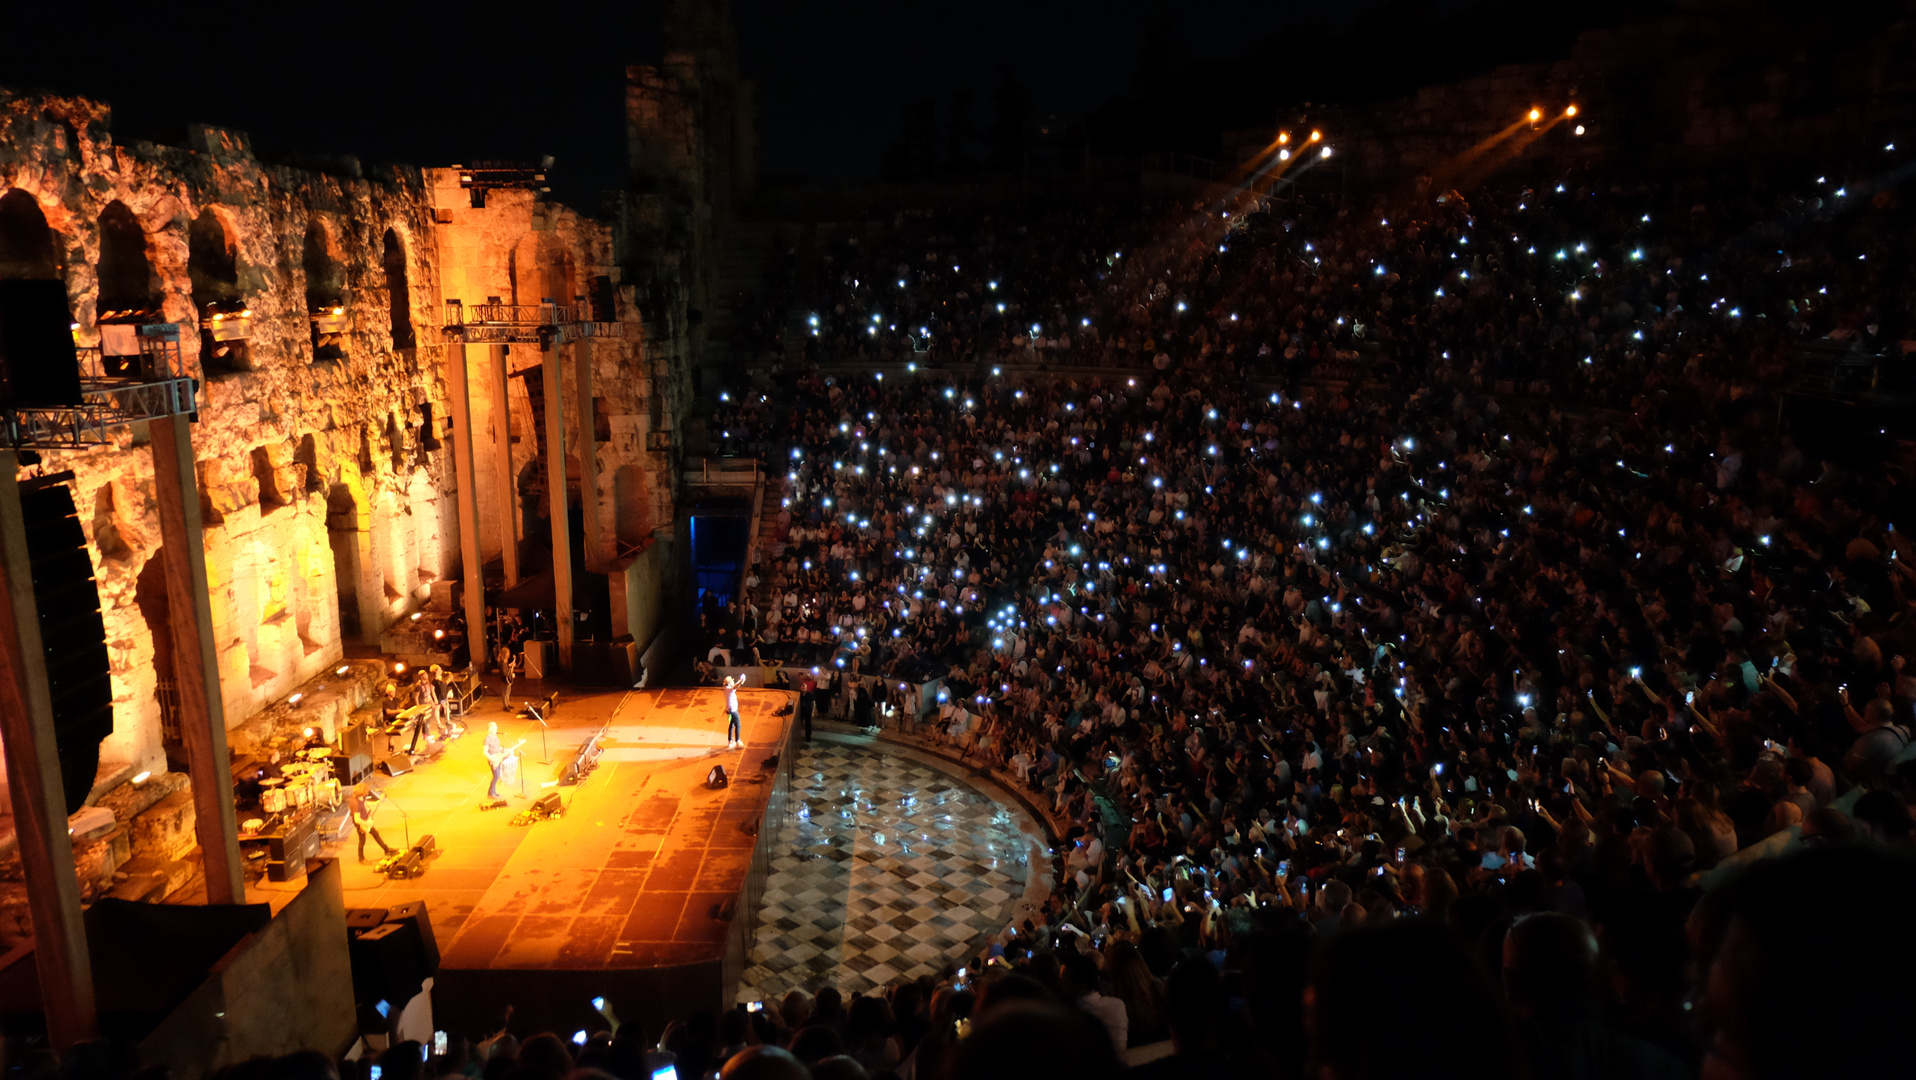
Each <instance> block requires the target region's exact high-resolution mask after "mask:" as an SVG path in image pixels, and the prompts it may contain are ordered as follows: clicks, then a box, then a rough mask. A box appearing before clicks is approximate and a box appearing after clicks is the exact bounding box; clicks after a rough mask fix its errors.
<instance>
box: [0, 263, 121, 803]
mask: <svg viewBox="0 0 1916 1080" xmlns="http://www.w3.org/2000/svg"><path fill="white" fill-rule="evenodd" d="M16 284H18V283H16ZM65 475H66V474H63V475H62V478H64V476H65ZM20 513H21V517H22V518H24V519H25V524H26V534H27V535H26V540H27V559H28V561H29V563H30V564H31V566H32V575H33V601H34V604H35V606H36V607H37V608H38V609H39V622H40V648H41V652H42V654H43V656H44V659H45V663H46V671H47V687H48V690H49V691H50V692H51V694H52V697H53V741H54V747H55V749H56V750H57V751H58V752H59V755H60V778H61V780H62V781H63V782H64V784H65V786H66V804H67V812H68V813H69V814H70V813H73V812H74V811H76V810H78V809H80V804H81V803H83V802H84V801H85V800H86V797H87V795H88V794H89V793H90V792H91V791H92V790H93V780H94V775H95V774H96V773H97V772H98V771H99V767H100V740H101V739H104V738H106V737H107V736H108V735H111V734H113V674H112V662H111V659H110V658H109V657H108V655H107V648H106V623H105V622H104V621H103V620H102V619H101V617H100V593H99V590H98V589H97V588H96V587H95V586H94V583H93V560H92V559H90V558H88V557H87V548H86V533H85V531H83V530H82V529H81V528H80V519H79V516H78V515H77V513H76V512H75V510H74V506H73V493H72V492H71V491H69V490H68V489H67V486H66V485H65V484H64V483H57V482H47V481H39V482H29V483H26V484H22V485H21V486H20Z"/></svg>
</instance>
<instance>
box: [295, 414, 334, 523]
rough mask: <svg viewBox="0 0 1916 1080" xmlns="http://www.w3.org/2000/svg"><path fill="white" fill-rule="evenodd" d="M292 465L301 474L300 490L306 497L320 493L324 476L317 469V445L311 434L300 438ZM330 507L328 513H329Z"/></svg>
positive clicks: (323, 484)
mask: <svg viewBox="0 0 1916 1080" xmlns="http://www.w3.org/2000/svg"><path fill="white" fill-rule="evenodd" d="M293 463H294V464H295V465H298V466H299V467H300V469H301V470H302V472H301V478H300V490H301V491H302V492H304V493H306V494H308V495H310V494H313V493H315V492H318V491H321V490H323V489H324V488H325V486H326V477H325V474H324V473H322V472H321V471H320V468H319V444H318V442H316V441H315V440H314V439H313V433H312V432H310V431H309V432H307V433H306V434H304V435H302V436H300V439H299V446H297V447H296V448H294V450H293ZM330 509H331V508H330V507H329V508H328V512H330Z"/></svg>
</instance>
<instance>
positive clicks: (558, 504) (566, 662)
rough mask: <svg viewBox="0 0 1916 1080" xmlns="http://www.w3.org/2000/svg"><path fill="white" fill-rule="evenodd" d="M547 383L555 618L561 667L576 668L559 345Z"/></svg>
mask: <svg viewBox="0 0 1916 1080" xmlns="http://www.w3.org/2000/svg"><path fill="white" fill-rule="evenodd" d="M540 361H541V363H542V364H543V366H544V368H545V386H546V496H547V498H548V499H549V500H550V502H549V505H550V507H551V509H550V511H549V512H550V513H551V515H552V518H551V526H552V599H553V605H552V606H553V618H554V620H555V621H556V622H557V623H558V624H559V625H558V628H557V629H558V631H559V669H560V670H561V671H570V670H572V523H571V521H570V520H569V519H568V518H567V516H566V497H565V484H566V480H565V376H564V369H563V367H562V365H561V364H560V361H559V348H558V346H557V345H556V344H548V345H547V346H546V347H545V351H544V352H543V353H541V354H540Z"/></svg>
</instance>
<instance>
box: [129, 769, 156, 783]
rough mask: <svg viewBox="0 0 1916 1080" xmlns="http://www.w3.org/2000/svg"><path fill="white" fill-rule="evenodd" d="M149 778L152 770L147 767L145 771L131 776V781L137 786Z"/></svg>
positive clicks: (151, 776) (151, 777) (151, 775)
mask: <svg viewBox="0 0 1916 1080" xmlns="http://www.w3.org/2000/svg"><path fill="white" fill-rule="evenodd" d="M151 779H153V770H151V769H148V770H146V771H145V772H142V773H140V774H138V775H137V776H135V777H134V778H133V781H132V783H133V786H134V787H139V786H140V785H141V784H144V783H146V782H147V781H148V780H151Z"/></svg>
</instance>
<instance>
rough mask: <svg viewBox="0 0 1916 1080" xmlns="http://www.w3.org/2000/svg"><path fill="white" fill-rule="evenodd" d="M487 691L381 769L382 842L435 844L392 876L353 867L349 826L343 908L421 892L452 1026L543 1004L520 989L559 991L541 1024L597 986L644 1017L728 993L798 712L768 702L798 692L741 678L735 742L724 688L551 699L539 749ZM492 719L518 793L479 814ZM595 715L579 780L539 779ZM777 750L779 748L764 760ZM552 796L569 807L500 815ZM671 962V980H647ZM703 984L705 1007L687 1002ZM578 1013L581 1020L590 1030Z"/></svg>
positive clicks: (532, 729) (533, 736) (526, 1012)
mask: <svg viewBox="0 0 1916 1080" xmlns="http://www.w3.org/2000/svg"><path fill="white" fill-rule="evenodd" d="M497 702H498V698H497V697H496V696H494V697H491V698H488V699H485V700H483V701H482V702H481V704H480V707H479V708H478V709H477V710H476V711H475V713H474V714H473V715H472V716H471V717H470V718H469V719H468V724H469V730H468V732H467V734H466V735H465V736H464V737H463V738H461V739H459V740H457V741H455V742H453V743H451V744H450V745H449V746H448V747H447V749H446V750H445V752H444V753H443V754H442V755H441V756H440V758H439V759H438V760H437V761H434V762H432V763H430V764H424V765H422V766H421V767H420V769H419V770H418V771H415V772H412V773H408V774H406V775H403V776H400V777H396V778H390V779H386V778H382V782H381V785H380V786H381V790H382V791H383V792H384V793H385V794H386V795H387V799H386V801H385V804H384V805H383V807H382V808H381V810H380V811H379V815H378V818H377V820H376V821H375V824H376V825H377V826H378V828H379V829H380V832H381V833H382V834H383V835H384V836H385V838H386V841H387V843H389V844H392V845H393V846H394V847H398V846H399V845H400V844H401V842H402V841H403V839H404V837H405V833H406V830H405V828H402V824H409V825H410V830H411V836H412V839H413V840H414V841H415V842H417V841H418V840H419V839H420V838H421V837H424V836H426V835H428V834H430V835H431V836H432V837H433V838H434V840H435V843H436V844H437V845H438V847H439V850H440V854H439V855H438V856H437V857H435V858H434V859H433V860H432V861H431V862H430V863H429V864H428V868H427V870H426V873H425V874H424V875H423V876H421V877H419V878H416V879H411V880H398V881H387V880H386V879H385V878H384V877H382V876H380V875H379V874H377V873H375V872H374V868H373V867H372V866H362V865H360V864H358V863H357V862H356V854H357V853H356V851H355V850H354V848H355V843H356V838H355V836H354V834H353V832H352V830H351V829H350V828H348V829H347V830H346V833H345V835H344V837H343V838H342V839H341V840H340V842H339V846H338V848H337V849H336V850H337V853H338V855H339V856H340V862H341V863H342V865H343V867H344V869H345V887H346V906H347V907H349V908H352V907H391V906H393V905H396V904H400V903H404V902H407V901H412V900H423V901H425V902H426V904H427V910H428V913H429V914H430V916H431V922H432V926H433V930H434V933H435V935H436V936H437V938H438V941H439V946H440V950H441V953H442V960H441V973H440V976H439V979H438V984H437V986H436V987H435V990H434V999H435V1004H436V1005H438V1006H439V1007H440V1009H441V1011H442V1013H445V1014H448V1015H446V1017H445V1018H446V1020H447V1021H448V1022H451V1021H453V1019H454V1017H455V1016H457V1017H459V1018H460V1019H463V1020H466V1021H468V1022H469V1023H477V1022H479V1021H480V1020H482V1019H484V1018H485V1017H487V1016H490V1015H492V1014H493V1013H494V1012H496V1011H497V1009H498V1008H500V1007H502V1006H503V1005H504V1004H505V1003H506V1001H508V1000H509V1001H511V1002H513V1003H514V1004H515V1005H516V1006H517V1009H518V1012H517V1014H516V1015H518V1016H519V1017H521V1018H524V1019H526V1020H533V1019H534V1017H533V1015H530V1014H532V1013H542V1012H544V1011H545V1010H541V1009H537V1008H536V1007H535V1008H533V1009H529V1008H528V1006H529V1005H535V1003H534V1002H532V1001H529V1000H528V999H529V998H537V997H540V996H542V995H548V994H563V995H564V996H565V997H566V999H567V1001H568V1007H567V1008H566V1009H564V1010H558V1011H557V1012H556V1013H555V1014H554V1015H552V1016H551V1017H550V1019H549V1021H548V1022H549V1023H551V1024H553V1025H559V1024H570V1023H572V1022H573V1021H572V1016H573V1014H574V1013H575V1012H576V1009H577V1008H578V1007H579V1006H581V1005H582V1003H583V1002H585V1001H586V1000H589V998H591V997H593V996H597V995H599V994H604V995H605V996H607V997H608V998H611V999H613V1001H614V1004H615V1007H616V1006H618V1005H625V1006H626V1007H628V1008H631V1009H633V1010H634V1011H633V1012H632V1013H630V1014H627V1015H638V1014H639V1013H638V1010H639V1009H645V1010H646V1011H647V1012H648V1013H650V1014H652V1015H656V1014H657V1012H656V1009H657V1006H658V1004H659V1002H660V1001H661V1000H663V1001H667V1002H674V1003H676V1002H675V1000H674V999H675V998H678V997H683V998H685V1001H684V1004H685V1005H686V1006H687V1011H689V1009H692V1008H702V1007H711V1005H713V1004H716V1003H717V1000H718V997H719V995H721V994H722V993H724V992H725V991H726V987H725V986H724V985H722V984H723V982H724V981H725V975H726V972H725V971H724V970H723V969H730V972H729V973H730V975H731V976H732V977H736V974H737V966H738V963H739V961H740V958H739V957H730V958H729V961H728V956H727V952H728V950H732V951H736V950H737V943H736V942H734V941H732V940H731V938H732V936H733V935H734V934H735V932H737V931H739V930H741V929H743V930H747V931H748V930H749V926H750V923H749V917H750V914H751V911H750V908H751V906H752V905H753V904H754V903H755V901H756V895H757V891H756V890H757V884H756V883H754V882H753V881H752V880H750V879H752V877H753V875H752V870H753V860H754V856H755V855H756V854H757V849H758V845H759V842H760V841H759V835H758V834H759V832H760V830H759V827H758V826H759V823H760V822H761V820H762V819H763V818H764V817H765V813H766V809H767V803H768V801H769V800H770V799H771V798H772V797H773V796H774V793H775V792H779V793H782V791H783V786H782V784H781V783H780V778H781V777H783V776H786V775H788V774H789V771H790V754H789V753H788V752H787V739H788V733H789V731H790V727H791V721H792V719H793V717H792V716H791V715H790V714H789V713H788V714H787V715H783V716H781V715H778V710H779V709H780V708H781V707H782V706H784V705H786V704H787V703H791V704H793V705H794V706H795V705H796V695H793V694H789V693H786V692H782V691H769V690H741V691H740V692H739V706H740V718H741V721H742V725H743V737H744V740H745V747H744V749H742V750H732V751H728V750H727V749H726V747H725V726H726V725H725V700H724V692H723V691H722V690H717V689H683V690H657V691H631V692H613V693H609V694H603V695H589V696H582V697H563V696H562V698H561V703H560V707H559V710H558V713H557V715H556V717H554V718H553V720H552V727H551V728H550V730H549V731H547V733H546V745H545V747H544V748H543V750H542V748H541V745H540V739H539V725H538V724H537V723H536V722H535V721H532V720H519V719H516V718H515V717H513V715H512V714H509V713H506V712H504V711H502V710H500V709H499V707H498V704H497ZM493 718H498V719H499V721H500V723H499V727H500V736H501V738H502V739H503V740H504V741H505V743H506V744H507V745H508V746H509V745H511V744H512V743H514V742H517V741H518V740H520V739H526V740H527V742H526V745H525V746H524V747H522V748H521V752H522V753H523V754H524V755H525V757H524V759H523V761H524V763H525V765H526V770H525V775H526V786H525V797H520V795H519V793H518V792H517V791H514V792H512V793H511V794H510V795H508V796H507V800H506V801H507V803H508V805H507V806H506V807H505V808H503V809H495V810H482V809H481V807H482V806H484V805H485V804H486V802H487V798H486V786H487V782H488V780H489V779H490V772H489V770H488V768H487V765H486V761H485V757H484V753H483V742H484V739H485V724H486V721H487V720H489V719H493ZM608 721H609V724H608V723H607V722H608ZM602 724H606V725H607V726H606V737H605V738H604V739H603V740H602V742H601V745H602V746H603V748H604V749H603V752H602V753H601V755H600V757H599V764H598V767H597V769H595V770H594V771H593V772H592V773H591V774H590V775H589V776H588V777H587V778H586V780H585V781H584V782H583V783H581V784H578V785H576V786H542V784H544V783H545V782H546V781H550V780H554V779H556V778H557V777H558V776H559V774H560V773H561V772H562V771H563V770H564V768H565V766H566V764H567V763H568V762H569V761H571V760H572V757H573V755H574V753H575V752H576V751H577V750H578V748H579V747H580V746H581V745H582V744H583V743H584V742H585V740H586V739H587V738H589V737H590V736H591V735H592V734H593V733H594V732H595V731H597V730H598V729H599V727H600V725H602ZM775 754H777V755H783V760H782V761H781V762H780V763H779V765H778V767H777V768H776V769H775V770H772V771H767V770H765V769H764V767H763V766H764V764H765V762H766V760H767V759H768V758H770V757H772V756H773V755H775ZM715 764H722V765H724V766H725V769H726V772H727V773H728V774H730V775H731V776H732V777H733V782H732V784H731V786H729V787H727V788H725V789H722V790H716V791H714V790H708V789H707V788H706V786H705V779H706V774H707V773H708V771H709V770H710V769H711V767H712V766H713V765H715ZM555 792H556V793H558V794H559V796H560V798H561V799H562V800H563V801H564V803H565V813H564V816H562V817H559V818H554V819H551V820H546V821H539V822H536V823H533V824H531V825H526V826H522V827H515V826H513V825H511V824H509V822H510V821H511V819H512V817H513V816H514V815H516V814H518V813H519V812H520V811H522V810H524V809H525V808H526V807H528V806H530V805H531V804H532V803H533V802H534V801H536V800H538V799H539V798H540V797H541V796H542V795H547V794H551V793H555ZM402 811H403V814H405V815H410V817H409V818H406V817H403V816H402ZM761 876H762V867H761ZM748 886H751V888H750V892H749V895H747V891H748ZM734 908H736V909H738V910H737V912H736V915H735V916H734V914H733V909H734ZM735 922H737V923H740V924H741V925H740V926H739V927H735V926H734V923H735ZM674 970H676V971H677V972H678V975H677V976H661V975H660V973H661V972H671V971H674ZM688 972H689V973H691V974H690V975H688V974H687V973H688ZM648 973H649V975H648ZM501 994H505V995H508V996H506V997H504V998H498V995H501ZM708 995H709V996H710V998H711V1001H710V1002H708V1001H705V1000H693V999H704V998H706V997H708ZM495 998H496V999H497V1000H495ZM575 999H576V1000H575ZM674 1011H675V1012H676V1011H677V1010H674ZM585 1019H587V1018H580V1021H579V1026H588V1025H587V1024H586V1023H585ZM441 1026H446V1025H445V1024H442V1025H441ZM516 1027H518V1024H517V1023H515V1028H516ZM534 1030H537V1029H536V1028H535V1029H534ZM568 1030H570V1028H568Z"/></svg>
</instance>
